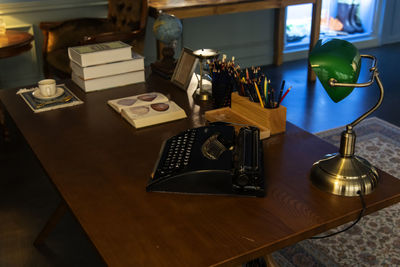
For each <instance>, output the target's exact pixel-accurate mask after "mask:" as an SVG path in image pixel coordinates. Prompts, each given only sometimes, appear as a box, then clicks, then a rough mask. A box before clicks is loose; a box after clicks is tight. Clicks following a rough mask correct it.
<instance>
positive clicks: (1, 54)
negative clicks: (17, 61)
mask: <svg viewBox="0 0 400 267" xmlns="http://www.w3.org/2000/svg"><path fill="white" fill-rule="evenodd" d="M32 41H33V36H32V34H30V33H27V32H21V31H14V30H7V31H6V33H5V34H0V58H6V57H12V56H16V55H18V54H20V53H22V52H25V51H28V50H30V49H31V48H32V45H31V42H32Z"/></svg>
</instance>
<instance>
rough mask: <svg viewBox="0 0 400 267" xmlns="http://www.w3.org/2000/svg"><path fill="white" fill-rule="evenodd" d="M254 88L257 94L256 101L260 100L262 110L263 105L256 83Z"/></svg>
mask: <svg viewBox="0 0 400 267" xmlns="http://www.w3.org/2000/svg"><path fill="white" fill-rule="evenodd" d="M254 87H255V88H256V92H257V95H258V99H259V100H260V105H261V107H262V108H263V107H264V104H263V100H262V98H261V95H260V91H259V90H258V86H257V83H254Z"/></svg>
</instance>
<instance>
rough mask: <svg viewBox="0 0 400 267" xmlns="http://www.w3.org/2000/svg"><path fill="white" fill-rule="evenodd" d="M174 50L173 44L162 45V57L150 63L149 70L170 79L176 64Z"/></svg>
mask: <svg viewBox="0 0 400 267" xmlns="http://www.w3.org/2000/svg"><path fill="white" fill-rule="evenodd" d="M174 50H175V49H174V47H173V46H164V47H163V49H162V59H161V60H158V61H156V62H154V63H151V64H150V66H151V70H152V71H153V72H155V73H157V74H159V75H161V76H162V77H164V78H166V79H171V77H172V74H173V73H174V70H175V66H176V60H175V58H174V54H175V51H174Z"/></svg>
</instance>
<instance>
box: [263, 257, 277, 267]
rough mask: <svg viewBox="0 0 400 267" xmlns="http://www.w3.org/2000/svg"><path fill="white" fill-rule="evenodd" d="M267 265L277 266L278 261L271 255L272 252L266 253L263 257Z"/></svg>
mask: <svg viewBox="0 0 400 267" xmlns="http://www.w3.org/2000/svg"><path fill="white" fill-rule="evenodd" d="M264 258H265V261H266V263H267V266H268V267H279V265H278V263H276V261H275V260H274V258H273V257H272V254H268V255H267V256H265V257H264Z"/></svg>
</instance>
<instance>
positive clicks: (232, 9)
mask: <svg viewBox="0 0 400 267" xmlns="http://www.w3.org/2000/svg"><path fill="white" fill-rule="evenodd" d="M321 2H322V1H321V0H175V1H170V0H149V14H150V16H152V17H154V18H157V16H158V14H159V13H160V12H164V13H169V14H172V15H175V16H176V17H178V18H180V19H186V18H195V17H202V16H212V15H221V14H229V13H237V12H246V11H255V10H263V9H271V8H274V9H275V10H276V11H275V32H274V60H273V62H274V64H276V65H281V64H282V62H283V49H284V45H285V44H284V38H285V25H286V11H285V9H286V7H287V6H290V5H298V4H306V3H312V4H313V11H312V18H311V34H310V51H311V49H312V47H313V46H314V45H315V43H316V42H317V41H318V39H319V28H320V21H321ZM157 47H160V46H159V45H158V46H157ZM157 53H158V54H157V55H158V57H159V55H161V52H160V50H159V49H158V51H157ZM308 79H309V80H310V81H315V79H316V76H315V74H314V72H313V71H311V69H310V68H309V69H308Z"/></svg>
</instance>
